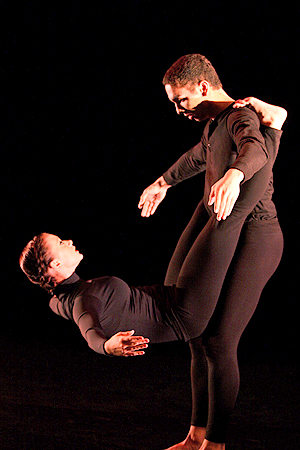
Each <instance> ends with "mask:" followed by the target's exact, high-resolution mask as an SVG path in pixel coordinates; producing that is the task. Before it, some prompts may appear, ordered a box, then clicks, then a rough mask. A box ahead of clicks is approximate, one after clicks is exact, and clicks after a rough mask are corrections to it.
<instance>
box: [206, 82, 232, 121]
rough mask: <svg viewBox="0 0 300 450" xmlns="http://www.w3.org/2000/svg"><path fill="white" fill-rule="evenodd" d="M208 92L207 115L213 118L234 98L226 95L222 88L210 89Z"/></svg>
mask: <svg viewBox="0 0 300 450" xmlns="http://www.w3.org/2000/svg"><path fill="white" fill-rule="evenodd" d="M210 94H211V95H210V99H209V102H210V105H209V117H210V118H211V119H215V118H216V117H217V116H218V115H219V114H220V113H221V112H223V111H224V110H225V109H226V108H228V106H229V105H231V103H233V102H234V99H233V98H231V97H230V96H229V95H227V94H226V92H225V91H224V90H223V89H218V90H215V91H214V90H212V91H211V92H210Z"/></svg>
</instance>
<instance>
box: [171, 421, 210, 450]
mask: <svg viewBox="0 0 300 450" xmlns="http://www.w3.org/2000/svg"><path fill="white" fill-rule="evenodd" d="M205 433H206V429H205V428H202V427H195V426H193V425H192V426H191V428H190V431H189V434H188V435H187V437H186V439H185V440H184V441H182V442H180V443H179V444H176V445H173V446H172V447H169V448H167V449H166V450H199V449H200V447H201V445H202V443H203V441H204V437H205Z"/></svg>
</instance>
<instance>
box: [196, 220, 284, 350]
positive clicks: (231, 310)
mask: <svg viewBox="0 0 300 450" xmlns="http://www.w3.org/2000/svg"><path fill="white" fill-rule="evenodd" d="M282 251H283V236H282V232H281V229H280V226H279V224H278V221H277V220H276V219H274V220H271V221H265V222H264V221H251V222H249V223H246V224H245V225H244V227H243V230H242V233H241V237H240V241H239V244H238V247H237V249H236V252H235V255H234V258H233V260H232V263H231V265H230V267H229V270H228V273H227V275H226V278H225V282H224V285H223V288H222V291H221V295H220V298H219V301H218V303H217V306H216V308H215V311H214V314H213V316H212V318H211V320H210V322H209V324H208V327H207V328H206V330H205V333H204V334H205V340H207V339H209V338H210V337H217V338H218V339H219V340H220V342H223V343H224V345H226V344H229V345H233V346H235V347H237V345H238V342H239V339H240V337H241V335H242V333H243V331H244V329H245V327H246V326H247V324H248V322H249V320H250V319H251V317H252V315H253V313H254V311H255V309H256V306H257V304H258V301H259V298H260V295H261V292H262V290H263V288H264V286H265V285H266V283H267V282H268V280H269V279H270V277H271V276H272V275H273V273H274V272H275V270H276V269H277V267H278V264H279V262H280V259H281V256H282Z"/></svg>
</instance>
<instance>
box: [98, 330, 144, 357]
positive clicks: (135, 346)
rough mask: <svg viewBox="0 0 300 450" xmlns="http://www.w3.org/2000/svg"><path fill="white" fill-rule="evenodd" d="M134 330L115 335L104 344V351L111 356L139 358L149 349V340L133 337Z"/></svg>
mask: <svg viewBox="0 0 300 450" xmlns="http://www.w3.org/2000/svg"><path fill="white" fill-rule="evenodd" d="M133 335H134V330H131V331H120V332H119V333H117V334H114V335H113V336H112V337H111V338H110V339H108V340H107V341H106V342H105V344H104V350H105V351H106V353H107V354H108V355H111V356H139V355H144V354H145V352H144V351H143V350H142V349H144V348H147V347H148V342H149V339H147V338H144V337H143V336H133Z"/></svg>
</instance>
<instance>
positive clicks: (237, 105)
mask: <svg viewBox="0 0 300 450" xmlns="http://www.w3.org/2000/svg"><path fill="white" fill-rule="evenodd" d="M250 101H251V97H246V98H244V99H239V100H236V101H235V103H234V105H233V107H234V108H242V107H243V106H246V105H248V104H249V103H250Z"/></svg>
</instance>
